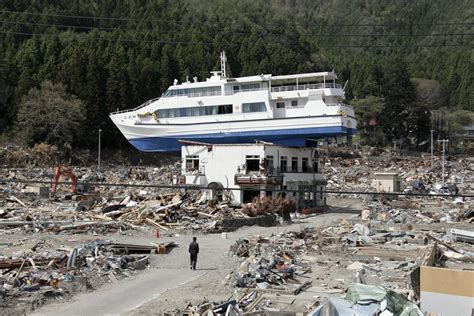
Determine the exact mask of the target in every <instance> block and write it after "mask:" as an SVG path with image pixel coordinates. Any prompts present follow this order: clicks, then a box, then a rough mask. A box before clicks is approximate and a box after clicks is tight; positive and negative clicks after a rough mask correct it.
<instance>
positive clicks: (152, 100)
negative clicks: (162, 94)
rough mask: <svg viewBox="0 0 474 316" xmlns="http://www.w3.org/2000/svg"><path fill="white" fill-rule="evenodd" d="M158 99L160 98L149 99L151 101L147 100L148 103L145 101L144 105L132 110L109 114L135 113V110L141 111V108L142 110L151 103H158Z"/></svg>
mask: <svg viewBox="0 0 474 316" xmlns="http://www.w3.org/2000/svg"><path fill="white" fill-rule="evenodd" d="M159 99H160V98H155V99H151V100H148V101H146V102H145V103H143V104H141V105H139V106H137V107H136V108H134V109H129V110H122V111H115V112H112V113H110V114H121V113H127V112H133V111H137V110H139V109H141V108H144V107H145V106H147V105H149V104H151V103H153V102H155V101H158V100H159Z"/></svg>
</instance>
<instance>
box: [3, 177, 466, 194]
mask: <svg viewBox="0 0 474 316" xmlns="http://www.w3.org/2000/svg"><path fill="white" fill-rule="evenodd" d="M1 183H22V184H51V181H44V180H19V179H0V184H1ZM58 184H65V185H71V184H72V182H58ZM78 184H83V185H84V186H94V187H98V186H104V187H128V188H155V189H175V190H182V189H185V190H195V191H200V190H209V188H208V187H207V186H195V185H188V186H187V185H166V184H138V183H107V182H78ZM222 190H228V191H258V192H260V191H261V189H259V188H257V189H256V188H229V187H227V188H223V189H222ZM265 191H272V192H288V193H327V194H360V195H381V196H428V197H440V196H441V197H469V198H472V197H474V193H472V192H468V193H465V194H458V195H454V194H453V195H446V194H431V193H416V192H413V193H404V192H366V191H339V190H316V189H314V190H313V189H309V190H289V189H275V188H267V189H265Z"/></svg>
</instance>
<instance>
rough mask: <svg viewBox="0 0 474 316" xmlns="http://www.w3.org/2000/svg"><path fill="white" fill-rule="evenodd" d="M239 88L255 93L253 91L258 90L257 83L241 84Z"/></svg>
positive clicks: (258, 85)
mask: <svg viewBox="0 0 474 316" xmlns="http://www.w3.org/2000/svg"><path fill="white" fill-rule="evenodd" d="M241 88H242V91H255V90H258V89H260V84H258V83H253V84H243V85H242V86H241Z"/></svg>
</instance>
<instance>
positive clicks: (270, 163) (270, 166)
mask: <svg viewBox="0 0 474 316" xmlns="http://www.w3.org/2000/svg"><path fill="white" fill-rule="evenodd" d="M274 166H275V165H274V164H273V156H267V171H268V172H273V168H274Z"/></svg>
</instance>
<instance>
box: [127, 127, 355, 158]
mask: <svg viewBox="0 0 474 316" xmlns="http://www.w3.org/2000/svg"><path fill="white" fill-rule="evenodd" d="M355 133H356V130H355V129H353V128H346V127H342V126H333V127H315V128H294V129H285V130H271V131H249V132H230V133H212V134H194V135H179V136H178V135H177V136H166V137H144V138H134V139H129V140H128V141H129V142H130V143H131V144H132V145H133V146H134V147H135V148H136V149H138V150H140V151H145V152H171V151H180V150H181V144H180V143H179V142H178V139H186V140H192V141H197V142H204V143H211V144H238V143H253V142H254V141H255V140H256V139H258V140H263V141H267V142H272V143H275V144H279V145H283V146H290V147H292V146H293V147H301V146H306V145H307V144H308V142H307V141H306V139H307V138H323V137H328V136H352V135H355Z"/></svg>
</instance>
